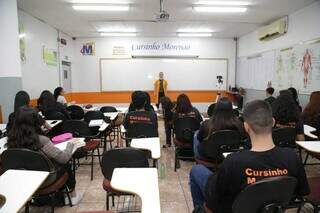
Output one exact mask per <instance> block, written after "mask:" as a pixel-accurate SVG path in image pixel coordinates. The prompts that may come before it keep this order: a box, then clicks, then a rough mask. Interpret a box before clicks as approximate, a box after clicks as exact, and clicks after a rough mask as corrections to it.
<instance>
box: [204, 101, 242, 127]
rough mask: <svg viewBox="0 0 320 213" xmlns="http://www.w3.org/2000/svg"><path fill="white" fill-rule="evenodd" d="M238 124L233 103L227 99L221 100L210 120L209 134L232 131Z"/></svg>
mask: <svg viewBox="0 0 320 213" xmlns="http://www.w3.org/2000/svg"><path fill="white" fill-rule="evenodd" d="M236 123H237V118H236V116H235V115H234V112H233V108H232V103H231V101H229V99H228V98H226V97H222V98H220V99H219V101H218V102H217V103H216V105H215V107H214V111H213V115H212V117H211V119H210V120H209V133H212V132H214V131H217V130H224V129H230V128H232V127H234V126H236V125H237V124H236Z"/></svg>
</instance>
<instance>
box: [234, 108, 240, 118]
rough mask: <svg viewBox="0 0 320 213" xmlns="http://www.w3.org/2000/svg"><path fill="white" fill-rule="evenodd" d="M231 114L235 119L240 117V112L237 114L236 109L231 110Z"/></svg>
mask: <svg viewBox="0 0 320 213" xmlns="http://www.w3.org/2000/svg"><path fill="white" fill-rule="evenodd" d="M233 114H234V116H236V117H239V116H240V112H239V110H237V109H233Z"/></svg>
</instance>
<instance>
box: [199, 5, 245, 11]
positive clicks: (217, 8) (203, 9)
mask: <svg viewBox="0 0 320 213" xmlns="http://www.w3.org/2000/svg"><path fill="white" fill-rule="evenodd" d="M193 10H195V11H197V12H212V13H244V12H246V11H247V8H246V7H209V6H194V7H193Z"/></svg>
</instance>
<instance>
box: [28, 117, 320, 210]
mask: <svg viewBox="0 0 320 213" xmlns="http://www.w3.org/2000/svg"><path fill="white" fill-rule="evenodd" d="M159 133H160V139H161V144H163V143H164V142H165V141H164V140H165V135H164V127H163V122H162V121H159ZM159 163H163V164H164V165H165V177H164V178H163V179H159V190H160V200H161V212H162V213H189V212H190V213H191V212H192V210H193V205H192V199H191V194H190V190H189V185H188V176H189V171H190V169H191V166H192V165H193V163H192V162H185V161H181V168H180V169H178V171H177V172H174V169H173V168H174V150H173V148H172V147H171V148H169V149H161V159H160V162H159ZM307 173H308V176H319V175H320V171H319V169H318V166H316V167H313V168H312V169H311V168H310V167H307ZM76 180H77V186H76V189H77V190H78V191H79V192H83V193H84V197H83V199H82V201H81V203H80V204H78V205H77V206H74V207H72V208H71V207H69V206H65V207H62V208H61V207H60V208H56V209H55V210H56V212H57V213H74V212H81V211H89V210H105V208H106V205H105V201H106V193H105V191H104V190H103V188H102V180H103V176H102V173H101V170H100V167H99V164H98V160H96V162H95V165H94V180H93V181H90V166H86V165H83V166H80V168H79V169H78V170H77V173H76ZM31 212H37V213H38V212H39V213H40V212H41V213H45V212H49V208H47V207H41V208H36V207H33V208H31ZM287 212H290V213H293V212H296V211H295V210H291V211H287ZM302 212H312V210H311V209H310V207H309V208H304V209H303V211H302Z"/></svg>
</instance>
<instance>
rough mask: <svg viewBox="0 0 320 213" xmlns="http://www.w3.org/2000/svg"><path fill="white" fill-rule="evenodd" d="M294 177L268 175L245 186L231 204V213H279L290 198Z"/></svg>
mask: <svg viewBox="0 0 320 213" xmlns="http://www.w3.org/2000/svg"><path fill="white" fill-rule="evenodd" d="M296 184H297V180H296V178H294V177H289V176H281V177H270V178H265V179H263V180H261V181H258V182H256V183H254V184H251V185H249V186H247V187H246V188H245V189H244V190H242V192H240V194H239V195H238V196H237V198H236V199H235V201H234V202H233V205H232V210H233V213H244V212H245V213H281V212H284V211H283V207H285V206H286V205H287V204H288V203H289V202H290V200H291V199H292V198H294V191H295V188H296Z"/></svg>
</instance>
